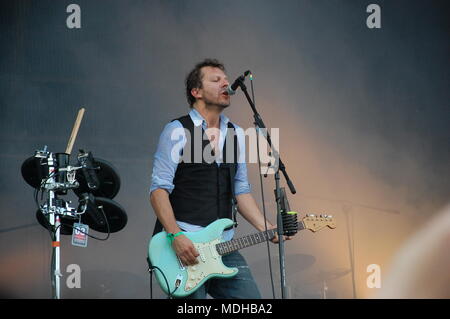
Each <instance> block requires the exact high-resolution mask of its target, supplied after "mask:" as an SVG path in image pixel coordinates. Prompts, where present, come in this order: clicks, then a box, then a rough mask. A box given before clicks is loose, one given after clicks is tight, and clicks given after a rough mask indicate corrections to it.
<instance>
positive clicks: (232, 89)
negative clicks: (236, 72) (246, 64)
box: [227, 70, 250, 95]
mask: <svg viewBox="0 0 450 319" xmlns="http://www.w3.org/2000/svg"><path fill="white" fill-rule="evenodd" d="M249 74H250V70H247V71H245V72H244V74H243V75H241V76H240V77H238V78H237V79H236V80H235V81H234V82H233V84H231V85H228V86H227V93H228V95H234V94H236V89H237V88H238V86H239V84H241V82H244V80H245V77H246V76H247V75H249Z"/></svg>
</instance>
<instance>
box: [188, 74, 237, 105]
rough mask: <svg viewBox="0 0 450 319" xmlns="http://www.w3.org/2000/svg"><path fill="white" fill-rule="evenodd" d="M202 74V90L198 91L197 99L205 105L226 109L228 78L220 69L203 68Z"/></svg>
mask: <svg viewBox="0 0 450 319" xmlns="http://www.w3.org/2000/svg"><path fill="white" fill-rule="evenodd" d="M201 72H202V75H203V77H202V88H201V89H194V90H198V91H197V93H198V95H197V96H196V98H197V99H202V100H203V101H204V102H205V104H206V105H217V106H220V107H222V108H226V107H227V106H229V105H230V96H229V95H228V93H227V86H228V85H229V84H230V83H229V82H228V78H227V76H226V74H225V72H223V71H222V70H221V69H219V68H215V67H211V66H205V67H203V68H202V69H201Z"/></svg>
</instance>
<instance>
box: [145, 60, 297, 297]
mask: <svg viewBox="0 0 450 319" xmlns="http://www.w3.org/2000/svg"><path fill="white" fill-rule="evenodd" d="M228 85H229V82H228V78H227V76H226V74H225V67H224V65H223V64H222V63H220V62H219V61H217V60H214V59H206V60H204V61H202V62H200V63H198V64H197V65H196V66H195V67H194V69H193V70H192V71H191V72H190V73H189V74H188V76H187V78H186V96H187V100H188V102H189V105H190V108H191V111H190V112H189V114H188V115H186V116H182V117H180V118H178V119H176V120H173V121H172V122H170V123H168V124H167V125H166V126H165V127H164V130H163V132H162V133H161V136H160V139H159V144H158V148H157V150H156V153H155V156H154V161H153V173H152V184H151V188H150V202H151V205H152V207H153V209H154V211H155V214H156V216H157V222H156V225H155V233H156V232H159V231H161V230H162V229H163V228H164V230H165V231H166V232H167V233H169V234H177V236H175V237H173V241H172V248H173V249H174V251H175V253H176V254H177V256H178V257H179V259H180V260H181V262H182V263H183V264H184V265H194V264H196V263H197V262H198V261H197V257H198V256H199V253H198V252H197V250H196V249H195V247H194V245H193V243H192V241H191V240H190V239H188V238H187V237H186V236H184V235H183V234H182V233H180V232H195V231H199V230H201V229H203V228H204V227H206V226H207V225H208V224H210V223H212V222H214V221H215V220H217V219H219V218H230V219H232V218H234V216H233V213H232V211H233V209H232V208H233V199H235V203H237V206H236V207H237V211H238V212H239V213H240V214H241V215H242V216H243V217H244V218H245V219H246V220H247V221H248V222H249V223H250V224H252V225H253V226H254V227H255V228H256V229H257V230H258V231H263V230H265V226H266V225H265V221H264V217H263V215H262V214H261V212H260V210H259V208H258V206H257V204H256V202H255V200H254V198H253V196H252V195H251V193H250V185H249V183H248V180H247V167H246V163H245V138H244V134H243V131H242V129H241V128H239V127H238V126H237V125H236V124H233V123H232V122H231V121H230V120H229V119H228V118H227V117H226V116H225V115H224V114H222V112H223V110H224V109H225V108H227V107H228V106H229V105H230V96H229V95H228V93H227V87H228ZM196 130H197V132H199V131H200V132H201V136H202V137H203V136H204V135H203V134H205V138H204V139H203V138H201V139H200V144H201V145H194V143H195V142H196V139H195V136H196V133H195V132H196ZM230 131H232V132H236V134H235V135H234V136H233V135H230V134H227V133H229V132H230ZM206 137H207V138H206ZM236 141H237V143H235V142H236ZM197 142H198V141H197ZM227 144H229V146H230V145H231V146H232V147H227ZM205 148H206V152H205ZM208 151H210V152H208ZM230 151H231V152H233V154H232V155H233V156H229V155H230V154H226V153H227V152H230ZM199 152H200V154H199ZM205 153H206V154H212V156H213V160H212V161H209V160H208V159H205V156H204V154H205ZM236 153H237V154H239V160H237V154H236ZM233 195H234V196H233ZM266 223H267V228H268V229H271V228H275V226H273V225H272V224H271V223H269V222H268V221H266ZM233 235H234V228H231V229H228V230H225V231H224V233H223V238H224V240H231V239H232V238H233ZM286 239H289V238H286ZM272 241H273V242H277V241H278V240H277V238H274V239H273V240H272ZM222 261H223V263H224V264H225V265H226V266H228V267H237V268H238V269H239V272H238V274H237V275H236V276H234V277H232V278H226V279H224V278H213V279H210V280H208V281H207V282H206V283H205V284H204V285H203V286H202V287H200V288H199V289H198V290H196V291H195V292H194V293H193V294H191V295H189V296H188V298H195V299H204V298H206V294H209V295H210V296H212V297H213V298H261V295H260V292H259V290H258V287H257V285H256V283H255V281H254V279H253V277H252V274H251V272H250V269H249V267H248V265H247V262H246V261H245V259H244V258H243V256H242V255H241V254H240V253H239V252H237V251H235V252H233V253H231V254H228V255H224V256H223V258H222Z"/></svg>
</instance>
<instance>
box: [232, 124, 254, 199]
mask: <svg viewBox="0 0 450 319" xmlns="http://www.w3.org/2000/svg"><path fill="white" fill-rule="evenodd" d="M234 125H235V124H234ZM235 127H236V135H237V140H238V146H239V158H238V165H237V170H236V176H235V177H234V192H235V195H236V196H237V195H242V194H247V193H250V192H251V185H250V184H249V182H248V176H247V164H246V162H245V135H244V131H243V129H242V128H240V127H239V126H237V125H235Z"/></svg>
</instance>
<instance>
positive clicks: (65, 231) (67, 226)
mask: <svg viewBox="0 0 450 319" xmlns="http://www.w3.org/2000/svg"><path fill="white" fill-rule="evenodd" d="M36 218H37V220H38V222H39V224H41V226H43V227H44V228H47V229H49V230H50V223H49V221H48V219H47V218H46V217H45V216H44V214H42V212H41V210H40V209H38V210H37V211H36ZM75 221H76V219H74V218H71V217H66V216H61V229H60V234H61V235H72V232H73V228H72V227H71V226H73V223H74V222H75Z"/></svg>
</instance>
